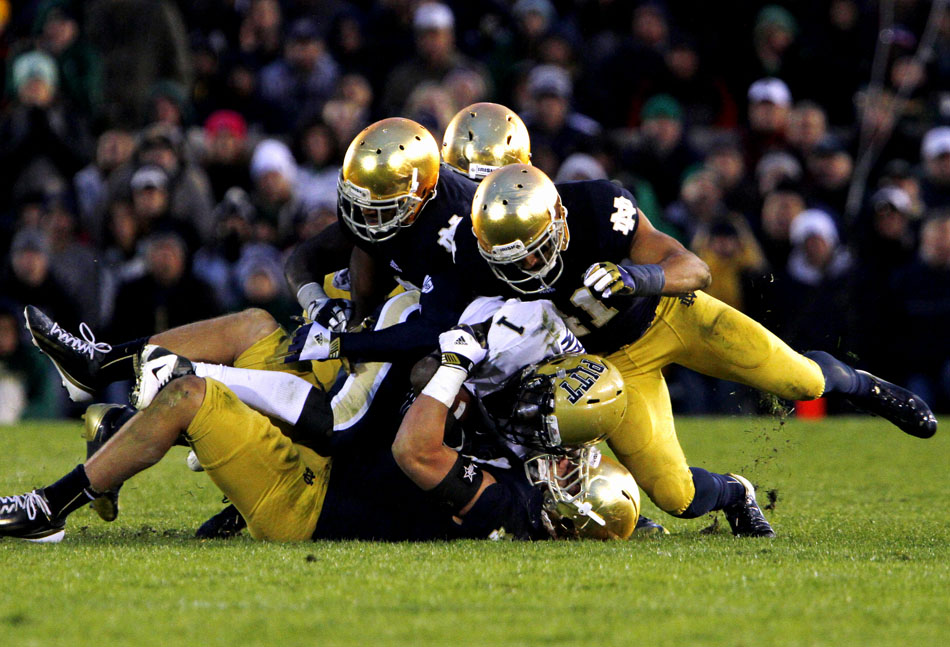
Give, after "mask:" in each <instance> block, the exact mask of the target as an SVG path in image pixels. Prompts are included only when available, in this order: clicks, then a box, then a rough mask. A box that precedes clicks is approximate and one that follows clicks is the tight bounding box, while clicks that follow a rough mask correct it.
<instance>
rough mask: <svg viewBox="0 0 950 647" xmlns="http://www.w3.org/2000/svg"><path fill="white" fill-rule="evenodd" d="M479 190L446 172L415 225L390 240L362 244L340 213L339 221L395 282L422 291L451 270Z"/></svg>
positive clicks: (470, 182)
mask: <svg viewBox="0 0 950 647" xmlns="http://www.w3.org/2000/svg"><path fill="white" fill-rule="evenodd" d="M476 187H477V185H476V184H475V183H474V182H472V181H471V180H468V179H466V178H464V177H461V176H460V175H458V174H456V173H452V172H449V171H448V170H447V169H445V168H443V169H442V170H441V172H440V173H439V182H438V184H437V185H436V194H435V197H433V198H431V199H430V200H429V201H428V202H426V203H425V205H423V207H422V210H421V211H420V212H419V215H418V216H417V217H416V220H415V222H413V223H412V224H411V225H410V226H408V227H404V228H402V229H400V230H399V232H398V233H397V234H396V235H395V236H393V237H392V238H389V239H388V240H383V241H379V242H369V241H367V240H363V239H362V238H359V237H357V236H355V235H354V234H353V233H352V232H351V231H350V229H349V227H348V226H347V225H346V223H345V222H344V221H343V219H342V217H341V216H340V213H339V211H337V218H339V219H340V225H341V227H342V228H343V229H344V231H345V232H346V233H347V235H348V236H349V237H350V238H352V239H353V242H354V243H355V244H356V246H357V247H359V248H360V249H362V250H363V251H365V252H366V253H367V254H369V255H370V256H371V257H372V258H373V260H375V261H376V262H377V263H378V264H379V265H380V266H381V267H383V266H385V267H387V268H389V271H390V272H391V273H392V275H393V277H394V278H397V279H398V280H400V281H401V282H404V283H409V284H411V285H413V286H415V287H416V288H422V285H423V281H424V280H425V277H426V275H429V274H438V273H439V272H442V271H444V270H445V269H447V268H450V267H451V266H452V262H453V256H454V234H455V228H456V227H458V226H459V224H460V223H462V221H463V220H465V221H468V220H470V218H471V215H470V214H471V210H472V199H473V198H474V197H475V189H476Z"/></svg>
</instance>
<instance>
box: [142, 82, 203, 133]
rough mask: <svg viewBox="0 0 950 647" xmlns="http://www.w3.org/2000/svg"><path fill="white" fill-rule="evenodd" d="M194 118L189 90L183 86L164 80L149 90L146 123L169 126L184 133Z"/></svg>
mask: <svg viewBox="0 0 950 647" xmlns="http://www.w3.org/2000/svg"><path fill="white" fill-rule="evenodd" d="M192 118H193V110H192V108H191V102H190V101H189V98H188V90H187V88H185V86H183V85H182V84H180V83H176V82H175V81H169V80H166V79H162V80H161V81H158V82H157V83H155V85H153V86H152V88H151V89H150V90H149V93H148V106H147V107H146V110H145V123H148V124H151V123H159V124H167V125H169V126H171V127H173V128H177V129H179V130H182V131H184V130H185V129H186V128H187V127H188V126H190V125H191V123H192Z"/></svg>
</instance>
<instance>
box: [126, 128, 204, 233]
mask: <svg viewBox="0 0 950 647" xmlns="http://www.w3.org/2000/svg"><path fill="white" fill-rule="evenodd" d="M146 164H154V165H156V166H160V167H161V168H162V170H164V171H165V174H166V175H167V176H168V196H169V206H168V209H169V213H170V214H171V216H172V218H175V219H176V220H179V221H181V222H182V223H184V228H185V229H189V228H190V229H193V230H194V231H195V232H197V234H198V237H199V239H200V240H202V241H203V240H207V239H208V237H209V236H211V233H212V231H213V229H214V218H213V216H212V213H211V211H212V209H213V207H214V203H213V201H212V195H211V183H210V182H209V181H208V176H207V175H206V174H205V172H204V170H203V169H202V168H201V167H200V166H198V165H197V164H194V163H192V162H191V161H190V160H189V159H188V156H187V155H186V154H185V144H184V140H183V138H182V134H181V132H180V131H179V130H178V129H177V128H174V127H172V126H169V125H168V124H152V125H151V126H149V127H148V128H146V129H145V130H144V131H142V133H141V134H140V135H139V141H138V145H137V147H136V151H135V154H134V155H133V157H132V160H131V161H130V163H128V164H126V165H125V166H123V167H121V168H120V169H117V170H116V171H115V172H114V173H113V174H112V176H111V177H110V178H109V185H110V187H109V188H110V191H109V194H110V198H111V199H117V198H119V199H121V198H124V197H125V196H126V195H128V194H127V190H128V187H129V186H130V184H129V183H130V181H131V179H132V174H133V173H135V171H136V170H137V169H138V168H139V167H141V166H143V165H146ZM188 238H191V235H190V234H189V235H188ZM189 244H191V243H190V242H189Z"/></svg>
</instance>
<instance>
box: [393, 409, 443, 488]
mask: <svg viewBox="0 0 950 647" xmlns="http://www.w3.org/2000/svg"><path fill="white" fill-rule="evenodd" d="M448 412H449V409H448V407H447V406H445V405H444V404H443V403H442V402H439V401H438V400H436V399H435V398H432V397H430V396H428V395H420V396H419V397H418V398H416V401H415V402H413V403H412V406H411V407H409V411H407V412H406V415H405V417H403V419H402V423H401V424H400V425H399V432H398V433H397V434H396V439H395V441H394V442H393V447H392V451H393V458H395V460H396V464H397V465H399V468H400V469H401V470H402V471H403V472H405V474H406V476H408V477H409V478H410V479H411V480H412V482H413V483H415V484H416V485H418V486H419V487H420V488H422V489H423V490H431V489H432V488H434V487H435V486H436V485H438V484H439V482H440V481H442V479H443V478H445V475H446V474H447V473H448V471H449V468H451V467H452V464H453V463H454V462H455V459H456V456H455V454H456V452H454V451H452V450H451V449H449V448H447V447H445V446H444V445H443V444H442V440H443V437H444V430H445V420H446V417H447V416H448Z"/></svg>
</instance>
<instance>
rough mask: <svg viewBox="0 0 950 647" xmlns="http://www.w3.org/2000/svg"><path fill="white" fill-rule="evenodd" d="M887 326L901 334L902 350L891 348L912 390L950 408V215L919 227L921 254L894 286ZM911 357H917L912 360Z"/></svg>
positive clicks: (940, 406)
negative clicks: (949, 332) (948, 333)
mask: <svg viewBox="0 0 950 647" xmlns="http://www.w3.org/2000/svg"><path fill="white" fill-rule="evenodd" d="M890 287H891V289H890V291H889V292H888V293H887V303H888V304H889V305H890V306H891V307H889V308H888V311H887V314H888V315H890V316H889V317H888V319H887V320H886V323H885V325H887V326H888V330H900V331H901V339H902V340H905V342H904V343H903V344H901V345H899V346H898V345H896V344H895V345H888V346H889V348H890V349H891V350H892V352H893V353H894V357H893V359H892V362H893V365H894V366H896V367H902V368H903V372H904V373H905V374H906V375H907V379H906V384H907V385H908V388H912V389H916V392H917V393H919V394H920V395H921V397H923V398H930V399H929V400H928V402H933V403H934V405H935V406H936V408H937V409H938V410H943V411H946V410H947V407H950V335H947V334H946V331H947V330H950V213H948V212H947V211H938V212H935V213H934V214H932V215H931V216H930V217H929V218H928V219H927V220H926V221H925V223H924V225H923V227H922V228H921V235H920V254H919V258H918V259H916V260H915V261H914V262H913V263H911V264H910V265H908V266H907V267H905V268H903V269H902V270H900V271H898V272H897V273H896V274H895V275H894V277H893V280H892V281H891V285H890ZM908 358H913V359H912V361H908Z"/></svg>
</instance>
